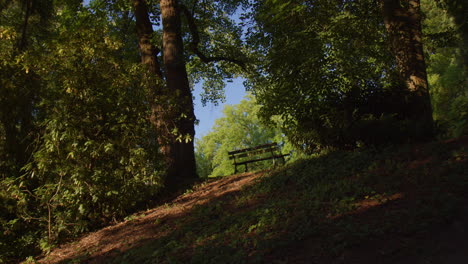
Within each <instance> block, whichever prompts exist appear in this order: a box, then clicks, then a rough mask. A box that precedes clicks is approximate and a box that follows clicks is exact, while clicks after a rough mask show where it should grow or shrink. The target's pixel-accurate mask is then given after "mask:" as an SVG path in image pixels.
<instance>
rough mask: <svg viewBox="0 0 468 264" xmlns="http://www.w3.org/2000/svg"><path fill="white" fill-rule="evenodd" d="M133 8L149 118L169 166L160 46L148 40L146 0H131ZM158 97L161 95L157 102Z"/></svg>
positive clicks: (149, 26) (171, 158)
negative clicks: (145, 67)
mask: <svg viewBox="0 0 468 264" xmlns="http://www.w3.org/2000/svg"><path fill="white" fill-rule="evenodd" d="M133 11H134V13H135V20H136V29H137V35H138V47H139V50H140V57H141V63H142V64H143V65H145V66H147V70H148V72H147V73H148V75H147V76H145V77H146V78H147V79H149V80H150V82H149V87H147V91H146V94H147V98H148V102H149V106H150V109H151V114H150V117H149V121H150V122H151V124H152V125H153V126H154V127H155V130H156V137H157V141H158V144H159V148H160V152H161V154H162V157H163V162H164V166H165V167H166V168H171V167H173V166H174V162H175V160H174V154H173V147H172V144H171V141H172V140H173V139H172V134H171V131H170V129H169V128H168V125H167V124H168V123H170V122H171V119H170V117H169V116H168V115H169V111H168V109H167V107H164V106H163V105H161V104H160V102H161V101H163V98H164V96H165V93H167V91H166V90H165V89H164V86H163V74H162V71H161V65H160V64H159V61H158V57H157V55H158V53H159V52H160V50H159V49H158V48H157V47H155V46H154V45H153V44H152V43H151V36H152V34H153V25H152V24H151V21H150V19H149V13H148V7H147V5H146V2H145V0H133ZM158 98H159V99H160V102H159V104H158ZM167 174H168V172H166V175H165V176H166V179H167V177H169V176H168V175H167Z"/></svg>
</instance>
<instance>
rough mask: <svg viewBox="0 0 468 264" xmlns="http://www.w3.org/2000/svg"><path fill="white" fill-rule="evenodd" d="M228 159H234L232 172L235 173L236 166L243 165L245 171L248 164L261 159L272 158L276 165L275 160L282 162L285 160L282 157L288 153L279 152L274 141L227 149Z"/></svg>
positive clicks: (247, 168)
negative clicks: (231, 149) (243, 147)
mask: <svg viewBox="0 0 468 264" xmlns="http://www.w3.org/2000/svg"><path fill="white" fill-rule="evenodd" d="M228 154H229V159H230V160H234V163H233V165H234V174H236V173H237V166H240V165H244V166H245V171H246V172H247V171H248V170H249V167H248V164H249V163H254V162H258V161H263V160H270V159H272V160H273V164H274V165H276V161H277V160H281V161H282V163H283V164H284V163H285V162H286V161H285V159H284V157H286V156H289V154H281V150H280V148H279V146H278V144H276V143H269V144H264V145H260V146H256V147H252V148H245V149H240V150H233V151H229V152H228Z"/></svg>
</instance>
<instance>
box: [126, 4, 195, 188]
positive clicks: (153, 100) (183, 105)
mask: <svg viewBox="0 0 468 264" xmlns="http://www.w3.org/2000/svg"><path fill="white" fill-rule="evenodd" d="M166 2H168V1H166ZM160 5H161V13H162V16H163V31H164V35H163V49H164V53H163V55H164V64H165V66H166V71H165V72H164V73H165V77H166V82H167V84H166V86H164V85H163V78H164V77H163V72H162V71H161V65H160V64H159V62H158V60H157V55H158V53H159V52H160V51H159V49H158V48H156V47H155V46H154V45H153V44H152V43H151V35H152V34H153V27H152V24H151V22H150V20H149V14H148V7H147V5H146V2H145V0H133V8H134V12H135V19H136V27H137V34H138V44H139V49H140V56H141V62H142V64H144V65H147V66H148V70H149V73H150V74H152V75H153V77H152V76H148V77H149V78H150V79H151V78H154V76H156V77H157V78H156V80H154V81H153V82H152V83H151V85H150V87H149V90H148V101H149V102H150V107H151V116H150V122H151V123H152V124H153V125H154V126H155V128H156V133H157V137H158V143H159V145H160V150H161V153H162V155H163V158H164V163H165V167H166V185H167V186H168V187H169V188H172V187H176V186H177V185H178V184H179V182H180V180H181V179H188V178H194V177H195V176H196V167H195V154H194V148H193V138H194V135H195V129H194V121H195V116H194V113H193V102H192V93H191V90H190V86H189V82H188V78H187V72H186V69H185V62H184V59H183V45H182V37H181V31H180V16H179V13H178V9H177V5H176V3H175V2H174V1H169V3H165V1H161V4H160ZM157 100H158V101H157ZM161 102H164V104H162V103H161ZM175 131H177V132H178V134H179V135H184V136H185V135H188V136H189V137H190V140H189V141H188V142H186V141H185V137H183V138H182V139H183V141H182V142H178V141H177V135H176V134H175V133H174V132H175Z"/></svg>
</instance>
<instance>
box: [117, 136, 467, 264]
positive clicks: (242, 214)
mask: <svg viewBox="0 0 468 264" xmlns="http://www.w3.org/2000/svg"><path fill="white" fill-rule="evenodd" d="M466 161H467V149H466V144H458V143H453V144H452V143H432V144H426V145H420V146H403V147H402V146H400V147H392V148H387V149H383V150H382V149H367V150H362V151H358V152H344V151H336V152H331V153H327V154H323V155H317V156H315V157H310V158H308V159H303V160H299V161H296V162H294V163H290V164H288V165H286V166H284V167H281V168H279V169H277V170H274V171H271V172H268V173H266V174H265V175H264V176H262V177H260V178H259V179H258V181H257V182H256V183H255V184H253V185H250V186H248V187H246V188H244V189H243V190H242V191H241V192H240V193H236V194H230V195H227V196H224V197H222V198H220V199H218V200H216V201H213V202H211V203H209V204H205V205H200V206H197V207H195V208H194V209H193V210H192V211H191V212H190V213H189V214H187V216H185V217H183V218H178V219H175V220H173V221H171V222H169V223H165V224H164V225H161V227H160V228H165V229H167V230H168V231H169V232H168V233H167V235H166V236H165V237H162V238H160V239H158V240H152V241H148V242H147V243H146V244H145V245H143V246H138V247H135V248H132V249H130V250H128V251H126V252H123V253H121V254H119V255H117V256H114V257H113V262H114V263H264V262H269V263H270V262H274V261H279V260H280V259H281V258H282V256H283V255H284V254H285V252H288V250H291V249H294V248H295V247H296V246H297V245H300V244H301V243H302V242H304V241H309V242H310V243H309V244H311V245H313V246H309V248H308V249H307V250H308V252H307V254H308V255H310V256H313V257H315V258H317V259H320V258H324V257H333V256H338V255H339V254H340V253H341V252H343V250H345V249H347V248H352V247H354V246H356V245H359V244H360V243H363V242H365V241H371V240H374V239H379V238H385V237H389V236H394V235H411V234H415V233H423V232H425V230H427V228H428V226H431V225H437V224H441V223H444V222H445V221H448V220H449V219H451V217H453V215H454V214H455V212H456V209H457V206H458V205H459V203H460V199H463V191H464V190H466V188H467V187H468V177H467V175H466V171H468V166H467V162H466ZM292 252H294V251H292ZM286 254H287V253H286ZM283 257H284V256H283Z"/></svg>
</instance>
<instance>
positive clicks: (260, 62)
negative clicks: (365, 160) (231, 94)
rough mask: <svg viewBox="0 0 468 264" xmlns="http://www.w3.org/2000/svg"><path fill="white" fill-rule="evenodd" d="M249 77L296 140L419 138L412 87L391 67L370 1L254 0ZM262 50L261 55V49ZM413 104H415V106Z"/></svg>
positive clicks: (309, 145)
mask: <svg viewBox="0 0 468 264" xmlns="http://www.w3.org/2000/svg"><path fill="white" fill-rule="evenodd" d="M252 15H253V17H254V20H255V26H254V27H252V28H251V33H250V38H249V42H250V43H251V46H252V47H253V48H254V50H253V53H252V54H253V57H254V58H255V59H256V71H255V73H254V74H252V75H251V77H250V79H249V80H250V85H251V86H252V88H253V89H254V90H255V92H256V94H257V95H258V100H259V102H260V103H261V104H263V105H264V107H263V108H262V110H261V114H262V115H263V116H264V117H265V118H269V117H270V116H273V115H281V117H282V119H283V120H284V128H285V131H286V133H287V135H288V137H289V138H290V139H291V141H292V142H294V143H295V144H296V145H297V146H298V147H303V148H305V149H306V150H308V151H313V150H314V149H317V148H321V147H327V146H333V147H340V148H354V147H356V146H360V145H362V144H382V143H389V142H403V141H407V140H409V139H418V138H419V137H421V136H422V135H423V134H424V133H423V131H422V130H423V129H425V127H423V126H421V127H419V126H418V125H419V124H417V123H416V122H414V111H415V109H414V107H415V106H414V104H413V103H414V102H416V101H417V100H416V99H417V98H416V97H417V96H418V95H416V93H414V94H413V93H411V92H410V91H409V90H408V89H407V88H406V85H405V81H404V80H403V79H402V77H401V76H400V73H399V71H397V63H396V60H395V56H394V54H392V52H391V49H390V47H389V37H388V35H389V34H388V33H387V32H386V30H385V27H384V23H383V18H382V14H381V10H380V7H379V5H378V4H377V3H376V1H338V2H330V1H259V2H258V3H257V4H256V5H255V6H254V9H253V10H252ZM262 54H265V56H262ZM416 112H417V110H416Z"/></svg>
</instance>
